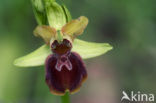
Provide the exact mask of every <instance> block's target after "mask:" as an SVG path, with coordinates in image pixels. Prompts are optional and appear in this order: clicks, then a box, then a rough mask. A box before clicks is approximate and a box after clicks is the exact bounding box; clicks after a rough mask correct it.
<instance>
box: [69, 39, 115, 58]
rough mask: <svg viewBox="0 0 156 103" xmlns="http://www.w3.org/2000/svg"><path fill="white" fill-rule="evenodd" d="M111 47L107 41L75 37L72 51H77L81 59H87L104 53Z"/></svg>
mask: <svg viewBox="0 0 156 103" xmlns="http://www.w3.org/2000/svg"><path fill="white" fill-rule="evenodd" d="M111 49H113V47H112V46H111V45H109V44H108V43H94V42H87V41H83V40H79V39H75V40H74V44H73V49H72V51H75V52H77V53H79V54H80V56H81V57H82V58H83V59H88V58H93V57H97V56H100V55H102V54H105V53H106V52H108V51H110V50H111Z"/></svg>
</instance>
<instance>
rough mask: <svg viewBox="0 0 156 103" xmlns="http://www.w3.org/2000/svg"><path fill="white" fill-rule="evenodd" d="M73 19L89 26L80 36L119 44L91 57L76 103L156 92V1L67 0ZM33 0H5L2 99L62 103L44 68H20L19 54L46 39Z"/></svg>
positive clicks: (0, 9)
mask: <svg viewBox="0 0 156 103" xmlns="http://www.w3.org/2000/svg"><path fill="white" fill-rule="evenodd" d="M64 1H65V3H66V4H67V7H68V8H69V10H70V11H71V14H72V16H73V18H77V17H79V16H80V15H85V16H87V17H88V18H89V20H90V22H89V25H88V27H87V29H86V31H85V32H84V34H83V35H82V36H80V37H79V38H81V39H83V40H87V41H94V42H107V43H110V44H111V45H113V47H114V49H113V50H112V51H110V52H108V53H107V54H105V55H103V56H100V57H96V58H93V59H89V60H86V61H85V64H86V66H87V70H88V75H89V76H88V80H87V82H86V83H84V84H83V86H82V87H81V90H80V92H78V93H76V94H74V95H72V96H71V100H72V103H120V99H121V96H122V91H123V90H124V91H126V92H127V93H130V91H134V92H137V91H140V92H141V93H147V94H148V93H153V94H156V0H64ZM36 25H37V23H36V21H35V18H34V15H33V11H32V6H31V2H30V0H0V103H60V99H59V97H57V96H54V95H52V94H51V93H50V92H49V89H48V87H47V86H46V84H45V81H44V79H45V71H44V66H43V67H33V68H19V67H15V66H14V65H13V60H14V59H15V58H17V57H20V56H23V55H25V54H28V53H29V52H31V51H33V50H35V49H36V48H38V47H39V46H41V45H42V44H43V43H44V42H43V41H42V40H41V39H39V38H35V37H34V36H33V33H32V31H33V29H34V28H35V26H36Z"/></svg>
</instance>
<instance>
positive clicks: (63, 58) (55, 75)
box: [45, 39, 87, 95]
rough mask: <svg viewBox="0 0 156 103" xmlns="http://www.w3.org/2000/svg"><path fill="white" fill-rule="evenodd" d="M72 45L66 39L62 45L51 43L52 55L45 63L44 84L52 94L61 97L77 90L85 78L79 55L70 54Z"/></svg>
mask: <svg viewBox="0 0 156 103" xmlns="http://www.w3.org/2000/svg"><path fill="white" fill-rule="evenodd" d="M71 48H72V44H71V43H70V41H68V40H67V39H64V40H63V41H62V43H60V44H59V43H58V42H57V41H56V40H55V41H54V42H53V43H52V45H51V49H52V52H53V54H51V55H49V56H48V57H47V59H46V62H45V67H46V83H47V85H48V86H49V89H50V91H51V92H52V93H53V94H57V95H63V94H64V93H65V92H66V91H69V92H70V93H73V92H76V91H78V90H79V88H80V86H81V84H82V82H83V81H84V80H86V78H87V71H86V68H85V65H84V63H83V61H82V59H81V57H80V55H79V54H77V53H75V52H71Z"/></svg>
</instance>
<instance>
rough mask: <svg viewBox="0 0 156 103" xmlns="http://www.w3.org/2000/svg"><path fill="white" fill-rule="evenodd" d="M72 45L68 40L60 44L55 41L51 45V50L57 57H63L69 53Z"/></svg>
mask: <svg viewBox="0 0 156 103" xmlns="http://www.w3.org/2000/svg"><path fill="white" fill-rule="evenodd" d="M71 48H72V44H71V42H70V41H69V40H67V39H63V41H62V42H61V43H59V42H58V41H57V40H55V41H54V42H53V43H52V44H51V50H52V52H53V53H54V54H58V55H64V54H67V53H69V52H70V51H71Z"/></svg>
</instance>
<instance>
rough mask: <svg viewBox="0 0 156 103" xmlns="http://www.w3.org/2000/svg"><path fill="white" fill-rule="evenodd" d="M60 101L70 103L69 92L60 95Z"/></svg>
mask: <svg viewBox="0 0 156 103" xmlns="http://www.w3.org/2000/svg"><path fill="white" fill-rule="evenodd" d="M61 103H70V96H69V92H66V94H65V95H64V96H61Z"/></svg>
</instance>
